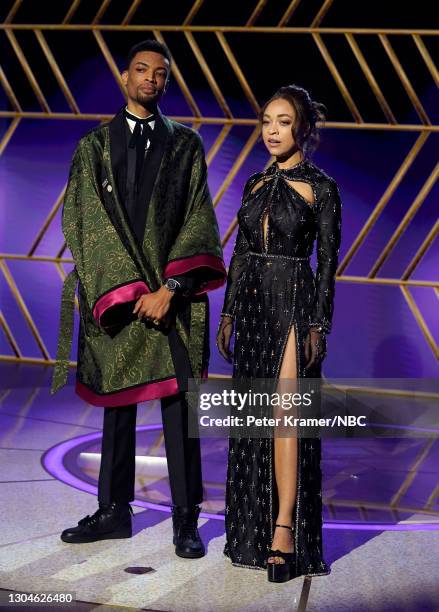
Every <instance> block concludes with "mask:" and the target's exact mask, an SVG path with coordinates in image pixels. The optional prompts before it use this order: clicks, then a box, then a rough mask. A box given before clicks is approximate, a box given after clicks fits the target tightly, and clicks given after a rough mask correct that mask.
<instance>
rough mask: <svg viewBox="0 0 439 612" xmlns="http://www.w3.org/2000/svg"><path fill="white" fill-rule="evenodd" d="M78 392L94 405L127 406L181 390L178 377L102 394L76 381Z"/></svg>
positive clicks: (82, 397)
mask: <svg viewBox="0 0 439 612" xmlns="http://www.w3.org/2000/svg"><path fill="white" fill-rule="evenodd" d="M75 391H76V393H77V394H78V395H79V397H80V398H81V399H83V400H84V401H86V402H88V403H89V404H92V405H93V406H104V407H108V408H110V407H112V406H126V405H127V404H136V403H137V402H146V401H147V400H153V399H159V398H161V397H166V396H168V395H175V394H176V393H178V392H179V389H178V382H177V379H176V378H169V379H168V380H161V381H159V382H154V383H146V384H145V385H139V386H138V387H135V388H134V389H126V390H124V391H117V392H116V393H108V394H106V395H101V394H99V393H95V392H94V391H92V390H91V389H89V388H88V387H87V386H86V385H84V384H83V383H81V382H79V380H77V381H76V388H75Z"/></svg>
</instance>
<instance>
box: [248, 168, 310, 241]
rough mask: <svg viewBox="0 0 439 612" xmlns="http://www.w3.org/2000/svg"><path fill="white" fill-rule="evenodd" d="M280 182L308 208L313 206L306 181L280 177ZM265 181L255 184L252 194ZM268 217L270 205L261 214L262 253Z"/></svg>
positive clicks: (266, 235)
mask: <svg viewBox="0 0 439 612" xmlns="http://www.w3.org/2000/svg"><path fill="white" fill-rule="evenodd" d="M273 180H275V179H269V181H273ZM282 180H284V181H285V183H286V184H287V185H288V187H289V189H291V191H293V192H294V193H295V194H296V195H298V196H299V197H300V199H301V200H302V201H303V202H305V203H306V204H307V205H308V206H312V205H313V204H314V193H313V190H312V187H311V185H310V184H309V183H307V182H306V181H290V180H288V179H286V178H283V177H282ZM265 182H266V181H264V180H261V181H258V182H257V183H256V185H255V186H254V187H253V189H252V193H256V192H257V191H259V189H261V187H262V186H263V184H264V183H265ZM269 216H270V205H268V206H267V207H266V208H265V209H264V212H263V213H262V244H263V247H264V251H265V252H267V250H268V240H267V237H268V228H269Z"/></svg>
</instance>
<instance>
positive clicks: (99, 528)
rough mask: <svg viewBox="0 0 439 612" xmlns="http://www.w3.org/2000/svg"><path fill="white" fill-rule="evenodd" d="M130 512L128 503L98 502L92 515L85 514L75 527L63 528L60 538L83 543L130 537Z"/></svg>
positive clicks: (72, 542) (65, 540)
mask: <svg viewBox="0 0 439 612" xmlns="http://www.w3.org/2000/svg"><path fill="white" fill-rule="evenodd" d="M132 514H133V511H132V509H131V506H130V505H129V504H123V503H118V502H112V503H111V504H102V503H99V509H98V510H97V511H96V512H95V513H94V514H93V516H90V515H87V516H86V517H85V518H83V519H81V520H80V521H79V523H78V526H77V527H70V528H69V529H65V530H64V531H63V532H62V534H61V540H62V541H63V542H68V543H69V544H84V543H85V542H97V541H98V540H114V539H117V538H130V537H131V535H132V531H131V515H132Z"/></svg>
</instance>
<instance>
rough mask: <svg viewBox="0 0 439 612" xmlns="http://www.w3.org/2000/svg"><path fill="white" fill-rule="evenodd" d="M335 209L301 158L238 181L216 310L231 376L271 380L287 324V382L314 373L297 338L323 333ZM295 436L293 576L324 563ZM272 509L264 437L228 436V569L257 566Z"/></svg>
mask: <svg viewBox="0 0 439 612" xmlns="http://www.w3.org/2000/svg"><path fill="white" fill-rule="evenodd" d="M295 181H303V182H306V183H308V184H309V185H310V186H311V188H312V192H313V200H314V201H313V203H310V202H308V201H307V200H306V199H305V198H304V197H303V196H302V195H301V194H300V193H299V192H298V191H297V190H295V189H294V187H292V186H291V182H295ZM341 209H342V204H341V201H340V195H339V191H338V186H337V183H336V182H335V180H334V179H333V178H331V177H329V176H328V175H327V174H325V173H324V172H323V171H322V170H321V169H319V168H318V167H317V166H316V165H315V164H314V163H313V162H311V161H310V160H308V159H305V160H303V161H302V162H300V163H298V164H296V165H295V166H293V167H291V168H288V169H279V168H278V166H277V164H275V163H274V164H272V165H271V166H269V167H268V168H267V170H265V171H264V172H259V173H257V174H254V175H253V176H251V177H250V179H249V180H248V181H247V183H246V185H245V188H244V194H243V198H242V204H241V207H240V209H239V211H238V215H237V216H238V223H239V226H238V234H237V238H236V243H235V248H234V251H233V256H232V259H231V262H230V266H229V272H228V279H227V287H226V293H225V298H224V306H223V311H222V315H224V316H230V317H233V318H234V320H235V344H234V352H233V378H234V379H248V378H254V379H257V378H264V379H269V378H270V379H273V380H276V379H278V377H279V372H280V368H281V364H282V360H283V356H284V353H285V348H286V345H287V340H288V336H289V332H290V330H291V328H292V327H293V326H294V329H295V335H296V364H297V378H304V377H313V378H320V377H321V361H319V362H317V363H316V365H315V366H313V367H312V368H308V369H305V367H304V365H305V352H304V340H305V338H306V336H307V334H308V331H309V328H310V327H311V326H321V327H322V328H323V330H324V332H325V333H326V334H328V333H330V331H331V321H332V313H333V300H334V290H335V273H336V269H337V264H338V253H339V247H340V240H341ZM266 215H268V227H267V232H266V239H264V227H263V222H264V218H265V216H266ZM316 239H317V270H316V274H315V275H314V272H313V269H312V267H311V265H310V256H311V255H312V252H313V248H314V242H315V240H316ZM297 442H298V445H297V446H298V449H297V453H298V455H297V489H296V503H295V507H294V510H293V517H292V523H291V524H292V525H293V529H294V537H295V552H296V567H297V575H298V576H300V575H308V576H317V575H325V574H328V573H329V571H330V569H329V566H328V565H327V563H326V562H325V561H324V559H323V551H322V493H321V469H320V458H321V440H320V438H301V437H298V441H297ZM277 509H278V499H277V487H276V480H275V473H274V439H273V437H270V438H260V439H256V438H244V437H236V438H232V437H230V439H229V454H228V469H227V483H226V510H225V524H226V545H225V548H224V554H225V555H226V556H227V557H229V558H230V559H231V561H232V563H233V564H234V565H237V566H243V567H250V568H255V569H265V568H266V567H267V563H266V559H267V552H268V549H269V548H270V547H271V542H272V538H273V533H274V524H275V521H276V517H277Z"/></svg>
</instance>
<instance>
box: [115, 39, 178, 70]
mask: <svg viewBox="0 0 439 612" xmlns="http://www.w3.org/2000/svg"><path fill="white" fill-rule="evenodd" d="M141 51H154V53H160V55H163V57H165V58H166V59H167V60H168V61H169V63H171V53H170V51H169V49H168V47H167V46H166V45H164V44H163V43H161V42H159V41H158V40H155V39H154V38H151V39H148V40H143V41H142V42H139V43H137V45H134V47H131V49H130V50H129V51H128V55H127V59H126V70H128V68H129V67H130V64H131V62H132V61H133V59H134V56H135V55H136V54H137V53H140V52H141Z"/></svg>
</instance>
